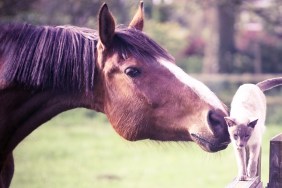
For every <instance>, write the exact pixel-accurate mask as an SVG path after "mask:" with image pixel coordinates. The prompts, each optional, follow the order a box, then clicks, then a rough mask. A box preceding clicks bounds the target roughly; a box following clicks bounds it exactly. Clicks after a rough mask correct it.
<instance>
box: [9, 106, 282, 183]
mask: <svg viewBox="0 0 282 188" xmlns="http://www.w3.org/2000/svg"><path fill="white" fill-rule="evenodd" d="M280 132H282V127H281V125H280V126H273V125H272V126H268V128H267V131H266V134H265V137H264V143H263V154H262V178H263V182H264V185H266V183H267V182H268V153H269V140H270V138H272V137H273V136H275V135H276V134H278V133H280ZM14 155H15V162H16V171H15V176H14V179H13V182H12V186H11V187H12V188H45V187H46V188H50V187H52V188H93V187H95V188H113V187H114V188H144V187H146V188H159V187H161V188H171V187H175V188H178V187H179V188H180V187H194V188H202V187H209V188H213V187H214V188H220V187H225V186H226V185H227V184H228V183H229V182H230V181H231V180H232V179H233V178H234V177H235V176H236V174H237V167H236V164H235V157H234V154H233V150H232V147H228V149H226V150H225V151H222V152H219V153H215V154H209V153H206V152H204V151H202V150H201V149H200V148H199V147H198V146H196V145H195V144H193V143H158V142H152V141H139V142H128V141H125V140H123V139H122V138H121V137H120V136H118V135H117V134H116V133H115V132H114V130H113V129H112V128H111V126H110V125H109V123H108V121H107V120H106V118H105V117H104V116H103V115H101V114H96V113H93V112H90V111H86V110H81V109H79V110H72V111H69V112H66V113H64V114H61V115H59V116H58V117H56V118H54V119H53V120H52V121H50V122H48V123H47V124H45V125H43V126H41V127H40V128H39V129H37V130H36V131H35V132H33V133H32V134H31V135H30V136H29V137H27V138H26V139H25V140H24V141H23V142H22V143H21V144H20V145H19V146H18V147H17V148H16V150H15V152H14Z"/></svg>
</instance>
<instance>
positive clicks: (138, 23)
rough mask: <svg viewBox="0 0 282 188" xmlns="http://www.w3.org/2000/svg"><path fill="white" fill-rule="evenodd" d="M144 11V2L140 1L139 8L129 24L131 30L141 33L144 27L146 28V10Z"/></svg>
mask: <svg viewBox="0 0 282 188" xmlns="http://www.w3.org/2000/svg"><path fill="white" fill-rule="evenodd" d="M143 9H144V5H143V1H140V4H139V8H138V10H137V12H136V14H135V15H134V17H133V19H132V20H131V22H130V24H129V27H130V28H135V29H138V30H140V31H142V30H143V26H144V13H143V12H144V10H143Z"/></svg>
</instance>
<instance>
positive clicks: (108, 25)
mask: <svg viewBox="0 0 282 188" xmlns="http://www.w3.org/2000/svg"><path fill="white" fill-rule="evenodd" d="M114 34H115V20H114V18H113V16H112V14H111V13H110V11H109V8H108V6H107V4H106V3H104V4H103V5H102V7H101V9H100V12H99V37H100V40H101V42H102V44H103V45H104V46H105V47H109V46H110V45H111V43H112V40H113V36H114Z"/></svg>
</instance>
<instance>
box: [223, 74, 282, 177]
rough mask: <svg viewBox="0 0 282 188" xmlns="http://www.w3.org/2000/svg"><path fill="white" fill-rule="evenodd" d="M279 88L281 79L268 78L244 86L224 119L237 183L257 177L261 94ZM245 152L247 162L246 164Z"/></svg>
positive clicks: (262, 108) (262, 118)
mask: <svg viewBox="0 0 282 188" xmlns="http://www.w3.org/2000/svg"><path fill="white" fill-rule="evenodd" d="M278 85H282V77H279V78H273V79H268V80H265V81H262V82H259V83H258V84H256V85H255V84H243V85H241V86H240V87H239V89H238V90H237V91H236V93H235V95H234V97H233V99H232V102H231V110H230V116H229V117H225V121H226V123H227V125H228V132H229V135H230V139H231V142H232V144H233V146H234V150H235V154H236V160H237V165H238V177H237V179H238V180H239V181H244V180H247V179H248V178H253V177H255V176H256V175H257V167H258V161H259V154H260V148H261V142H262V135H263V132H264V130H265V116H266V99H265V95H264V93H263V91H266V90H269V89H271V88H273V87H276V86H278ZM246 149H248V151H249V160H248V161H246Z"/></svg>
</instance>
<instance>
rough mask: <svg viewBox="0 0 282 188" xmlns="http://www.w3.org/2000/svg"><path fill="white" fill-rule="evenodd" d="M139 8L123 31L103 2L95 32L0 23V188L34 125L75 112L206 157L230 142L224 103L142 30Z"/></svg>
mask: <svg viewBox="0 0 282 188" xmlns="http://www.w3.org/2000/svg"><path fill="white" fill-rule="evenodd" d="M142 7H143V5H142V3H141V4H140V7H139V9H138V11H137V13H136V15H135V16H134V18H133V20H132V21H131V23H130V24H129V27H128V28H120V27H116V26H115V22H114V19H113V17H112V15H111V13H110V12H109V10H108V7H107V5H106V4H105V5H103V6H102V8H101V10H100V13H99V31H98V32H96V31H94V30H91V29H86V28H77V27H70V26H68V27H49V26H45V27H43V26H32V25H27V24H8V25H7V24H4V25H2V26H0V173H1V174H0V184H1V187H9V185H10V182H11V179H12V176H13V170H14V162H13V156H12V151H13V149H14V148H15V147H16V146H17V144H18V143H19V142H20V141H22V140H23V139H24V138H25V137H26V136H27V135H28V134H30V133H31V132H32V131H33V130H35V129H36V128H37V127H38V126H40V125H41V124H43V123H44V122H46V121H48V120H49V119H50V118H52V117H54V116H55V115H57V114H59V113H61V112H63V111H66V110H69V109H73V108H77V107H84V108H88V109H93V110H96V111H99V112H102V113H105V114H106V115H107V117H108V119H109V121H110V122H111V124H112V126H113V128H114V129H115V130H116V132H117V133H118V134H120V135H121V136H122V137H124V138H125V139H127V140H130V141H135V140H140V139H152V140H161V141H194V142H196V143H197V144H198V145H200V146H201V147H202V148H203V149H204V150H206V151H208V152H216V151H219V150H222V149H225V148H226V147H227V145H228V143H229V135H228V133H227V127H226V124H225V121H224V119H223V117H224V116H226V115H227V112H226V110H225V106H224V105H223V104H222V103H221V102H220V100H219V99H218V98H217V97H216V96H215V95H214V93H212V92H211V91H210V90H209V89H208V88H207V87H206V86H205V85H204V84H203V83H201V82H199V81H197V80H195V79H193V78H191V77H190V76H188V75H187V74H186V73H185V72H183V71H182V70H181V69H180V68H178V67H177V66H176V65H175V63H174V59H173V58H172V57H171V56H170V55H169V54H168V53H167V52H166V51H165V50H164V49H163V48H161V47H160V46H159V45H158V44H156V43H155V42H154V41H153V40H152V39H150V38H149V37H147V36H146V35H145V34H144V33H143V32H142V28H143V8H142Z"/></svg>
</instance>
